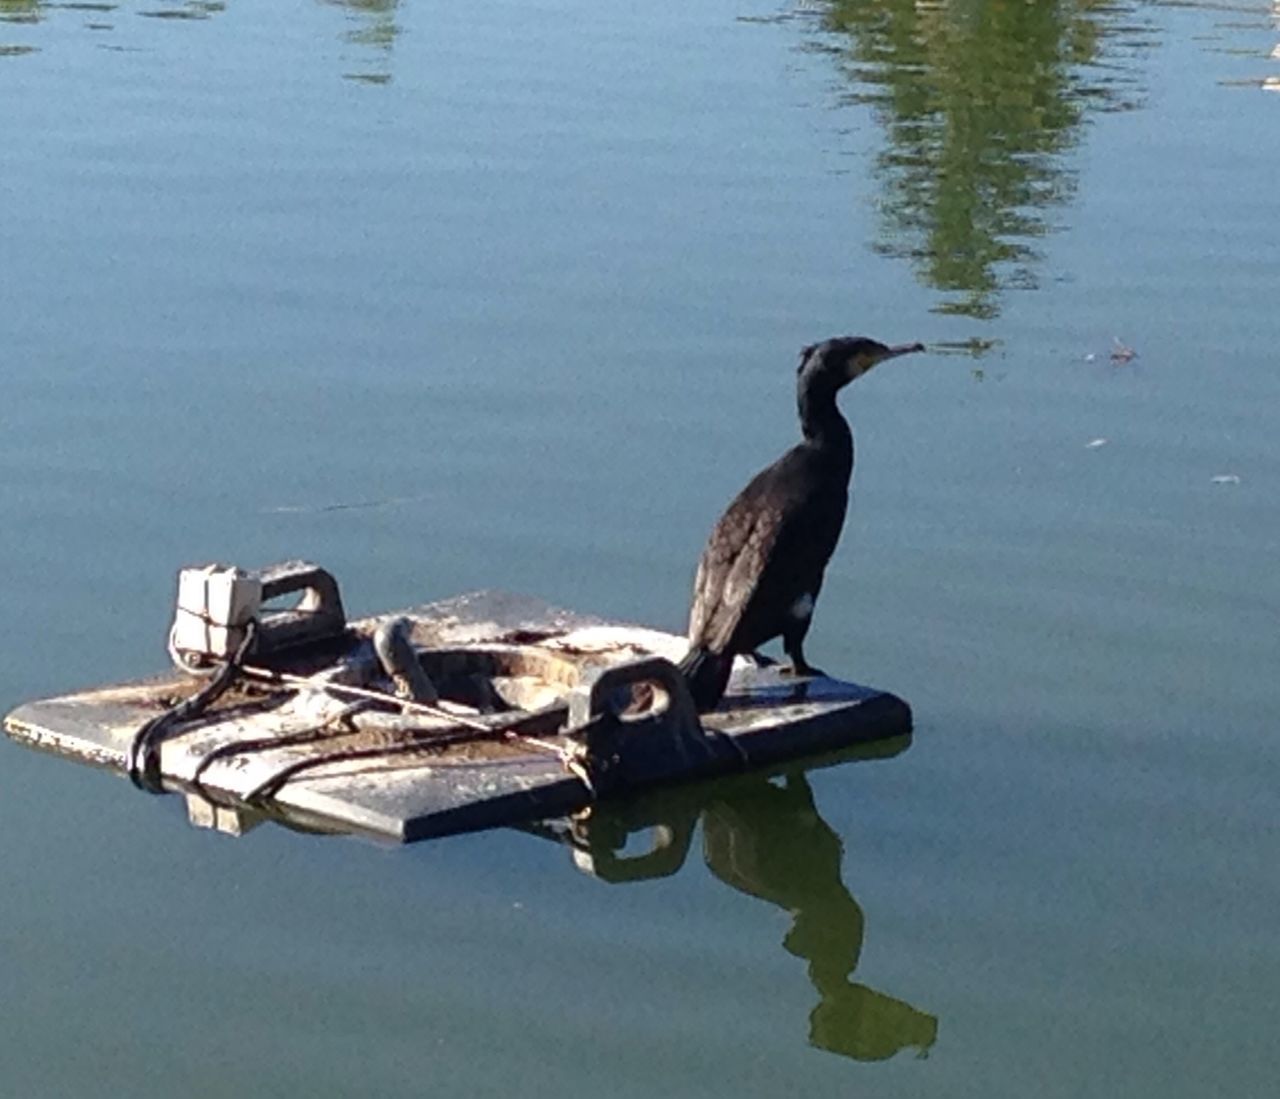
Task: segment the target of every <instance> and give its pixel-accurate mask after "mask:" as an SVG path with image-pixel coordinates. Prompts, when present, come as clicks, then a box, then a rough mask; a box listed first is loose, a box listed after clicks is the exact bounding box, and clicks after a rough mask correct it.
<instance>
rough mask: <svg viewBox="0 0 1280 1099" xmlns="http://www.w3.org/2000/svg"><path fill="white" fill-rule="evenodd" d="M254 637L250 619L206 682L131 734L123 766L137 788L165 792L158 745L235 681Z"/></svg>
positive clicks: (253, 625) (209, 704)
mask: <svg viewBox="0 0 1280 1099" xmlns="http://www.w3.org/2000/svg"><path fill="white" fill-rule="evenodd" d="M257 636H258V624H257V622H256V621H253V620H250V622H249V624H248V625H247V626H246V627H245V631H244V638H243V639H242V640H241V642H240V644H239V645H238V646H237V648H236V651H235V653H234V654H233V655H232V657H231V659H230V660H227V661H226V662H224V663H223V664H221V665H219V667H218V670H217V671H216V672H214V674H213V678H211V679H210V680H209V682H208V683H206V684H205V685H204V686H203V687H201V688H200V690H198V691H196V693H195V694H193V695H192V696H191V697H190V698H186V699H183V701H181V702H179V703H178V704H177V705H175V706H171V707H170V708H169V709H167V710H165V711H164V712H163V713H160V714H157V715H156V716H155V717H153V718H152V719H151V720H150V721H148V722H146V723H145V724H144V725H143V726H142V727H141V728H140V729H139V730H138V731H137V732H136V733H134V735H133V740H132V741H130V743H129V750H128V752H127V753H126V756H125V769H126V770H127V771H128V773H129V779H130V781H131V782H132V783H133V784H134V786H136V787H137V788H138V789H139V790H145V791H146V792H147V793H149V794H163V793H164V785H163V783H162V782H161V776H160V745H161V744H162V743H163V742H164V741H165V740H167V739H168V738H169V737H171V736H172V735H173V734H174V733H175V732H176V731H177V726H178V725H179V724H181V723H182V722H184V721H187V720H189V719H190V718H193V717H198V716H199V715H200V714H201V713H203V712H204V710H206V709H207V708H208V707H209V706H211V705H212V704H213V703H214V702H216V701H217V700H218V699H219V698H220V697H221V696H222V695H223V694H224V693H225V692H226V690H227V688H228V687H230V686H231V684H232V683H233V682H235V679H236V673H237V670H238V669H239V667H240V665H241V664H243V663H244V659H245V657H246V656H248V655H249V651H250V650H251V649H252V648H253V643H254V641H255V640H256V639H257Z"/></svg>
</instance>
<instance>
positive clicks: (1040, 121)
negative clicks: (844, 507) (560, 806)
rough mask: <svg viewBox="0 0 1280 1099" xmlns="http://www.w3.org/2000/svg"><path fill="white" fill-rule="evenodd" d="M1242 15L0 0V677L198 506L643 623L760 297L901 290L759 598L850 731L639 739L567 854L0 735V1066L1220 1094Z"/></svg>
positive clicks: (1257, 218)
mask: <svg viewBox="0 0 1280 1099" xmlns="http://www.w3.org/2000/svg"><path fill="white" fill-rule="evenodd" d="M1277 43H1280V11H1277V10H1276V9H1274V8H1273V7H1271V6H1268V5H1267V4H1266V3H1262V2H1259V3H1252V2H1247V0H1246V2H1242V3H1240V4H1236V5H1216V4H1215V5H1209V4H1205V5H1196V4H1183V3H1179V4H1158V3H1137V2H1114V3H1107V4H1091V3H1084V2H1079V3H1075V4H1070V3H1065V2H1064V3H1048V2H1046V3H1043V4H1034V5H1014V4H1001V3H996V2H994V0H988V2H981V0H970V2H965V3H960V2H952V3H950V4H947V3H936V4H928V5H926V4H918V3H914V2H908V0H889V2H883V3H870V2H850V0H846V2H843V3H837V4H834V5H831V4H824V3H804V4H798V5H795V6H792V7H788V6H785V5H780V4H764V3H757V2H754V0H745V2H744V0H737V2H735V3H727V2H718V0H710V2H706V3H701V4H696V5H688V4H675V3H658V4H652V5H642V6H635V5H632V6H622V5H603V6H602V5H588V4H580V3H576V2H574V0H547V2H544V3H541V4H536V5H530V4H505V3H495V4H487V5H480V6H474V5H473V6H457V5H444V4H434V3H427V2H422V0H401V2H400V3H395V2H394V0H383V2H379V0H367V2H364V3H353V4H349V5H339V4H323V3H313V2H311V0H295V2H292V3H289V2H281V3H278V4H274V5H250V4H247V3H242V2H235V0H229V2H228V3H226V4H221V3H189V4H174V3H169V2H166V0H142V2H140V3H132V2H130V3H121V4H110V3H104V4H93V5H89V4H75V3H70V4H42V3H35V2H30V0H18V2H14V0H0V95H2V96H3V102H4V104H5V106H6V110H5V111H4V112H3V113H2V114H0V387H2V388H0V391H2V392H3V400H2V401H0V523H2V525H3V535H2V536H0V576H2V577H3V578H4V579H3V583H0V622H2V623H3V624H4V626H5V630H6V636H7V637H8V638H9V640H8V642H7V643H6V644H5V646H4V657H5V659H4V663H3V668H2V670H0V710H4V711H7V710H9V709H10V708H12V707H13V706H14V705H17V704H18V703H19V702H21V701H23V700H25V699H29V698H34V697H39V696H40V695H42V694H49V693H54V692H58V691H63V690H66V689H71V688H75V687H79V686H83V685H87V684H91V683H99V682H108V681H112V680H118V679H123V678H127V677H131V676H135V675H138V674H141V673H144V672H150V671H155V670H159V669H160V668H161V667H162V666H163V663H164V653H163V636H164V631H165V629H166V627H167V622H168V617H169V610H170V599H171V596H172V575H173V573H174V571H175V570H176V569H177V568H178V567H179V566H180V565H182V564H186V563H190V562H193V561H204V560H209V559H214V558H220V559H224V560H232V561H237V562H241V563H244V564H250V565H251V564H257V563H260V562H264V561H269V560H273V559H277V558H282V557H288V556H295V555H306V556H309V557H312V558H314V559H317V560H319V561H321V562H322V563H324V564H326V565H327V566H328V567H330V568H331V569H333V570H334V571H335V572H336V573H337V575H338V576H339V578H340V579H341V581H342V584H343V589H344V593H345V595H346V598H347V601H348V604H349V606H350V607H351V609H352V610H354V611H356V612H371V611H376V610H382V609H387V608H391V607H395V606H401V605H404V604H408V603H412V602H418V601H420V600H423V599H427V598H432V597H437V596H445V595H449V594H452V593H454V592H458V591H463V590H467V589H471V588H476V587H484V586H504V587H508V588H513V589H516V590H521V591H528V592H532V593H535V594H538V595H541V596H543V597H545V598H547V599H550V600H553V601H555V602H558V603H562V604H565V605H569V606H573V607H577V608H580V609H582V610H585V611H592V612H596V613H601V614H607V615H611V616H616V617H620V618H625V619H631V620H637V621H643V622H646V623H651V624H655V625H658V626H663V627H667V628H674V629H679V628H681V626H682V621H683V616H684V613H685V607H686V602H687V598H688V590H689V584H690V581H691V576H692V569H693V563H694V561H695V559H696V555H697V553H698V550H699V548H700V546H701V543H702V540H703V538H704V537H705V535H706V532H707V530H708V528H709V526H710V524H711V522H712V520H713V519H714V517H715V515H716V514H717V512H718V510H719V508H720V507H722V506H723V504H724V503H725V501H727V499H728V498H729V496H730V495H731V494H732V493H733V492H734V491H735V490H736V489H737V488H738V487H739V486H740V485H741V484H742V483H743V481H744V480H745V479H746V477H747V476H749V475H750V473H751V472H753V471H754V470H755V469H756V468H758V467H759V466H760V465H762V464H764V463H765V462H766V461H768V460H769V459H770V458H771V457H772V456H773V455H774V454H775V453H777V452H778V451H780V450H781V449H782V448H783V447H785V446H786V445H788V444H789V443H790V441H791V440H792V439H793V438H794V436H795V432H796V427H795V422H794V410H793V407H792V383H793V366H794V359H795V353H796V351H797V349H798V348H799V347H800V346H801V345H803V344H805V343H807V342H810V341H812V340H813V339H816V338H820V337H822V336H825V335H829V334H834V333H837V332H846V331H855V332H865V333H867V334H870V335H874V336H877V337H879V338H882V339H885V340H891V341H901V340H909V339H920V340H923V341H925V342H927V343H928V344H930V346H931V348H932V349H933V350H934V352H935V353H934V354H932V355H931V356H929V357H924V358H916V359H913V360H906V361H904V362H903V363H901V364H899V365H895V366H892V367H890V366H886V367H885V368H884V369H883V370H881V371H877V372H876V373H875V374H873V375H872V376H870V377H868V378H867V379H865V380H864V381H862V382H860V383H859V384H858V385H857V386H856V387H854V389H852V390H850V391H849V392H848V393H847V394H846V395H845V397H844V407H845V409H846V411H847V412H848V414H849V416H850V419H851V420H852V422H853V424H854V428H855V432H856V435H857V440H858V448H859V449H858V471H857V474H856V490H855V503H854V507H853V509H852V512H851V516H850V521H849V526H848V528H847V530H846V535H845V539H844V541H843V543H842V545H841V548H840V550H839V551H838V553H837V557H836V559H835V561H834V562H833V565H832V568H831V570H830V572H829V574H828V580H827V585H826V588H825V589H824V592H823V595H822V599H821V601H820V603H819V606H818V610H817V615H816V618H815V623H814V630H813V633H812V635H811V641H810V644H809V649H810V652H811V655H812V657H813V659H814V660H815V662H817V663H819V664H820V665H821V666H823V667H826V668H827V669H829V670H831V671H832V672H836V673H840V674H843V675H847V676H850V677H855V678H858V679H860V680H862V681H865V682H869V683H873V684H876V685H879V686H883V687H885V688H888V689H891V690H893V691H895V692H896V693H898V694H901V695H902V696H903V697H905V698H907V699H909V700H910V702H911V703H912V705H913V708H914V711H915V715H916V726H917V729H916V736H915V739H914V742H913V743H912V744H911V746H910V747H909V748H908V749H907V750H905V751H903V752H900V753H899V754H897V755H894V756H892V757H891V758H885V759H879V760H866V761H861V762H856V763H851V764H849V765H847V766H844V767H840V768H832V769H822V770H815V771H812V772H811V773H809V774H808V776H807V777H805V776H803V775H802V774H801V773H794V774H792V775H790V776H788V777H786V778H784V779H780V780H778V781H777V782H775V783H772V784H771V783H765V782H763V781H756V782H746V783H740V784H730V785H729V786H726V787H711V788H707V789H702V790H699V791H693V792H689V793H688V794H687V796H682V797H681V798H676V799H675V801H674V804H673V805H669V806H659V807H658V809H662V810H663V811H664V812H669V813H671V814H672V819H674V820H678V821H683V822H684V823H685V824H686V825H687V824H688V823H689V822H690V821H691V820H693V819H697V817H698V815H699V814H701V820H702V823H701V825H700V828H699V831H698V832H697V834H696V835H694V836H693V837H692V841H691V844H690V848H689V854H688V857H687V859H686V860H685V863H684V866H683V868H682V869H681V870H680V871H679V872H678V873H675V874H673V875H671V876H668V877H664V878H661V879H658V880H654V881H649V882H644V883H637V884H626V885H606V884H604V883H603V882H601V881H598V880H595V879H592V878H590V877H588V876H586V875H584V874H582V873H580V872H579V871H578V870H576V869H575V868H574V867H573V865H572V863H571V861H570V859H569V857H568V854H567V852H566V850H565V849H563V848H559V847H556V846H554V845H552V844H550V843H547V842H544V841H542V840H539V839H537V838H534V837H531V836H528V835H523V834H519V833H514V832H502V833H493V834H485V835H476V836H467V837H460V838H457V839H451V840H447V841H441V842H437V843H432V844H428V845H420V846H418V847H416V848H413V849H408V850H391V851H389V850H384V849H381V848H377V847H373V846H370V845H367V844H364V843H360V842H357V841H352V840H321V839H318V838H312V837H305V836H301V835H296V834H292V833H287V832H285V831H283V830H280V829H273V828H266V827H264V828H260V829H258V830H257V831H255V832H253V833H251V834H250V835H249V836H247V837H246V838H244V839H243V840H240V841H232V840H229V839H227V838H224V837H216V836H212V835H209V834H207V833H202V832H197V831H194V830H192V829H190V828H188V826H187V825H186V823H185V822H184V819H183V815H182V809H181V805H180V804H178V803H176V802H175V801H156V800H153V799H148V798H143V797H139V796H137V795H134V794H133V793H132V792H131V791H130V789H129V788H128V787H127V786H126V785H124V784H122V783H120V782H118V781H113V780H112V779H110V778H108V777H107V776H105V775H102V774H98V773H94V772H90V771H87V770H84V769H81V768H76V767H72V766H70V765H67V764H64V763H61V762H59V761H57V760H54V759H50V758H46V757H43V756H39V755H35V754H32V753H29V752H27V751H24V750H21V749H19V748H17V747H14V746H11V745H8V744H5V745H3V746H0V890H2V893H3V896H4V898H5V901H4V904H3V906H0V988H3V989H4V996H3V1004H4V1008H3V1021H4V1025H3V1026H0V1084H3V1090H4V1092H5V1093H6V1094H14V1095H50V1096H53V1095H58V1096H63V1095H77V1096H78V1095H99V1094H129V1095H137V1096H147V1095H155V1096H169V1095H174V1094H191V1095H246V1094H247V1095H276V1094H285V1093H289V1094H295V1093H298V1092H302V1091H305V1092H309V1093H312V1094H317V1095H351V1094H370V1095H418V1094H424V1093H426V1092H428V1091H432V1092H435V1093H443V1094H454V1095H489V1094H509V1093H511V1092H512V1091H515V1090H518V1091H519V1092H521V1093H523V1094H532V1095H552V1094H561V1093H564V1092H566V1091H569V1090H575V1091H581V1090H585V1089H592V1090H596V1091H599V1092H601V1093H604V1094H609V1095H618V1096H630V1095H635V1096H641V1095H644V1096H648V1095H653V1094H657V1093H670V1094H676V1095H708V1096H711V1095H715V1096H720V1095H760V1096H775V1095H778V1094H781V1093H783V1092H784V1091H787V1092H791V1091H794V1092H796V1093H801V1092H803V1093H809V1094H817V1095H828V1094H848V1093H856V1092H859V1091H865V1092H873V1091H874V1092H875V1093H876V1094H882V1095H911V1096H917V1095H937V1096H948V1097H951V1096H958V1095H975V1096H979V1095H980V1096H1003V1095H1010V1096H1013V1095H1019V1096H1021V1095H1027V1094H1036V1095H1046V1096H1080V1095H1095V1094H1098V1095H1148V1094H1150V1095H1161V1096H1188V1097H1191V1096H1194V1097H1201V1096H1205V1095H1227V1096H1233V1097H1237V1096H1250V1097H1252V1096H1269V1095H1270V1094H1272V1091H1273V1090H1274V1081H1275V1079H1276V1078H1277V1075H1278V1074H1280V1053H1278V1052H1277V1047H1276V1044H1275V1040H1274V1030H1275V1027H1274V1024H1273V1023H1272V1021H1271V1014H1272V1011H1271V1009H1272V1006H1273V1004H1274V1000H1275V988H1276V984H1277V980H1278V979H1280V949H1278V948H1277V946H1276V944H1275V939H1274V934H1273V928H1274V924H1275V913H1276V912H1277V911H1278V910H1280V882H1278V881H1277V874H1276V865H1277V841H1276V839H1275V838H1274V821H1275V820H1276V819H1277V815H1278V814H1280V793H1278V792H1277V790H1278V789H1280V786H1278V783H1277V776H1278V775H1280V749H1277V747H1276V742H1275V737H1274V732H1275V721H1276V715H1277V713H1278V712H1280V687H1277V686H1276V683H1275V680H1276V675H1275V669H1276V667H1277V666H1280V641H1278V640H1277V630H1276V618H1277V613H1278V611H1280V579H1278V575H1280V574H1278V573H1277V570H1276V567H1275V562H1276V559H1277V551H1278V550H1280V508H1277V506H1276V505H1277V486H1278V485H1280V446H1278V445H1277V442H1276V437H1277V436H1276V429H1275V420H1276V412H1275V409H1276V408H1277V407H1280V375H1277V373H1276V371H1275V369H1274V350H1273V349H1274V348H1275V347H1276V346H1277V343H1278V342H1280V321H1278V320H1277V311H1276V308H1275V300H1274V299H1275V295H1276V280H1277V256H1280V218H1277V217H1276V216H1275V198H1274V194H1275V179H1276V177H1277V169H1278V168H1280V151H1278V150H1280V142H1276V141H1275V140H1274V133H1275V130H1276V126H1277V122H1278V119H1280V115H1278V114H1277V112H1278V111H1280V96H1277V95H1276V94H1275V93H1274V91H1273V90H1272V89H1273V87H1274V85H1275V84H1276V83H1277V81H1278V80H1280V60H1278V59H1277V57H1276V56H1274V54H1275V51H1276V50H1277ZM1117 341H1119V344H1118V343H1117ZM1121 344H1122V345H1123V346H1124V347H1127V348H1130V349H1132V350H1133V351H1135V352H1136V357H1135V358H1131V359H1127V360H1126V359H1125V358H1124V357H1123V356H1121V358H1120V359H1113V358H1112V355H1113V352H1115V351H1116V350H1118V348H1119V346H1120V345H1121ZM1098 440H1105V442H1102V443H1098ZM1090 444H1096V445H1090ZM337 504H342V505H353V506H348V507H343V508H337V509H335V508H334V507H333V505H337ZM658 809H654V812H657V811H658ZM735 853H736V854H735ZM922 1055H923V1056H922Z"/></svg>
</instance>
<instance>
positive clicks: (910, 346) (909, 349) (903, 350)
mask: <svg viewBox="0 0 1280 1099" xmlns="http://www.w3.org/2000/svg"><path fill="white" fill-rule="evenodd" d="M923 350H924V344H922V343H899V344H895V345H894V346H893V347H886V348H885V349H884V353H883V354H881V355H879V356H878V357H877V358H876V362H877V363H882V362H884V361H885V360H886V359H896V358H897V357H898V356H899V355H914V354H915V353H916V352H917V351H923Z"/></svg>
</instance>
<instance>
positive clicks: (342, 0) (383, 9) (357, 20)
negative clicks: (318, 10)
mask: <svg viewBox="0 0 1280 1099" xmlns="http://www.w3.org/2000/svg"><path fill="white" fill-rule="evenodd" d="M324 2H325V3H327V4H330V5H332V6H334V7H341V8H346V9H347V13H348V20H349V21H350V23H351V24H352V27H351V29H350V30H348V31H347V32H346V33H345V34H344V35H343V36H342V37H343V40H344V41H346V42H349V43H351V44H352V45H355V46H358V47H360V50H359V53H360V56H361V60H362V62H364V63H365V64H367V65H368V67H367V68H364V69H362V70H361V71H359V72H345V73H343V74H342V75H343V76H344V77H345V78H346V79H347V80H354V81H357V82H359V83H361V84H390V83H391V48H392V46H393V45H394V44H395V40H396V36H397V35H399V33H400V25H399V24H398V23H397V22H396V8H397V7H398V6H399V2H400V0H324Z"/></svg>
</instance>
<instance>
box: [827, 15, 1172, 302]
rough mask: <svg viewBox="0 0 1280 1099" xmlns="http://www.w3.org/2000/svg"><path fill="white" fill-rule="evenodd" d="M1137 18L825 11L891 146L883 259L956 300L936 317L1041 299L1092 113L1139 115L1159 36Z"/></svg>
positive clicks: (860, 95)
mask: <svg viewBox="0 0 1280 1099" xmlns="http://www.w3.org/2000/svg"><path fill="white" fill-rule="evenodd" d="M1131 17H1132V7H1131V6H1129V7H1126V6H1123V5H1117V4H1116V3H1114V2H1110V3H1109V2H1106V0H954V2H947V0H933V2H923V0H833V2H831V3H829V4H827V5H826V6H825V8H824V13H823V17H822V23H823V27H824V29H825V30H826V31H827V32H828V35H827V36H824V37H826V38H827V43H826V44H827V45H828V46H830V47H832V48H834V49H835V50H836V52H837V53H838V54H839V55H840V56H841V57H843V58H844V59H845V63H846V69H847V73H848V75H849V76H850V78H851V80H852V82H853V84H854V89H855V90H854V91H853V92H852V93H851V94H850V95H849V96H848V101H849V102H854V103H863V104H869V105H870V106H871V107H872V108H873V109H874V110H875V112H876V114H877V116H878V118H879V120H880V121H881V122H882V123H883V124H884V127H885V131H886V134H887V136H888V145H887V147H886V148H885V149H884V150H883V151H882V152H881V153H880V154H879V155H878V157H877V159H876V175H877V176H878V178H879V181H880V183H881V185H882V189H883V190H882V195H881V199H880V207H881V211H882V217H883V229H882V236H881V240H880V241H879V242H878V243H877V245H876V250H877V251H878V252H880V253H882V254H884V255H889V256H895V257H899V258H907V259H910V260H911V261H912V262H913V264H914V265H915V267H916V270H917V272H918V274H919V277H921V278H922V279H923V280H924V281H925V282H926V283H927V284H928V285H930V286H932V287H935V288H936V289H938V290H940V291H942V292H943V293H944V294H945V295H946V297H945V298H944V300H943V301H942V303H941V304H939V305H938V306H937V307H936V311H938V312H942V313H955V314H962V315H965V316H970V317H975V318H980V319H990V318H993V317H995V316H996V315H997V314H998V313H999V309H1000V296H1001V292H1002V291H1003V290H1005V289H1007V288H1011V287H1034V286H1035V285H1036V273H1035V267H1036V264H1037V261H1038V260H1039V258H1040V256H1039V253H1038V251H1037V248H1036V243H1035V242H1036V241H1037V240H1038V239H1039V238H1041V237H1043V236H1044V235H1045V234H1046V233H1047V232H1049V231H1051V230H1052V229H1053V228H1055V226H1054V225H1053V224H1052V221H1051V213H1050V212H1051V211H1052V210H1053V209H1054V208H1056V207H1059V206H1061V204H1062V203H1063V202H1064V201H1065V200H1066V199H1067V198H1069V197H1070V195H1071V194H1072V193H1073V190H1074V186H1075V179H1074V174H1073V172H1072V170H1071V168H1070V166H1069V163H1068V160H1067V158H1066V156H1065V155H1064V154H1066V153H1067V152H1068V151H1069V150H1070V149H1071V148H1072V147H1073V146H1074V145H1075V144H1076V143H1077V142H1078V141H1079V139H1080V133H1081V128H1082V123H1083V120H1084V118H1085V115H1086V113H1087V112H1088V111H1090V110H1117V109H1126V108H1129V107H1133V106H1136V105H1137V102H1138V99H1137V90H1136V76H1135V73H1134V70H1133V67H1132V65H1131V64H1126V61H1128V60H1129V59H1130V58H1131V56H1132V52H1133V51H1136V50H1140V49H1143V48H1145V47H1147V46H1149V44H1150V40H1151V34H1150V31H1149V30H1148V29H1147V28H1145V27H1142V26H1137V25H1135V24H1134V21H1133V20H1132V18H1131ZM1104 43H1106V44H1107V48H1105V49H1104Z"/></svg>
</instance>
